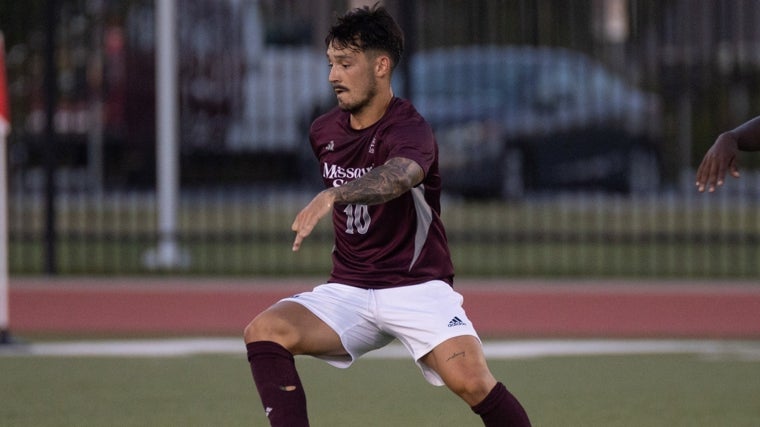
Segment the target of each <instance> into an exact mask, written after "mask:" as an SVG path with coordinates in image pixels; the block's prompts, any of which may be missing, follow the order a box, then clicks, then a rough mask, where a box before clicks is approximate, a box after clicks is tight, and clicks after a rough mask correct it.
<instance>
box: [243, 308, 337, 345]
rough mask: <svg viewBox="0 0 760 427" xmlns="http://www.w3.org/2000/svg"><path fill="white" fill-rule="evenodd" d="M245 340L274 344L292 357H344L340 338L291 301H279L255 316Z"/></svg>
mask: <svg viewBox="0 0 760 427" xmlns="http://www.w3.org/2000/svg"><path fill="white" fill-rule="evenodd" d="M245 339H246V342H251V341H261V340H266V341H274V342H277V343H278V344H280V345H282V346H283V347H285V348H287V349H288V350H290V351H291V352H292V353H293V354H308V355H330V356H338V355H345V354H346V350H345V349H344V348H343V344H342V343H341V340H340V337H339V336H338V334H337V333H336V332H335V331H334V330H333V329H332V328H331V327H330V326H329V325H328V324H327V323H325V322H324V321H323V320H322V319H320V318H319V317H317V316H316V315H315V314H314V313H312V312H311V311H309V309H307V308H306V307H304V306H303V305H301V304H298V303H295V302H292V301H280V302H278V303H276V304H274V305H273V306H271V307H269V308H268V309H266V310H265V311H263V312H262V313H261V314H259V315H258V316H256V318H255V319H253V321H252V322H251V324H250V325H249V327H248V328H247V329H246V337H245Z"/></svg>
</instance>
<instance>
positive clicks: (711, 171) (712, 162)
mask: <svg viewBox="0 0 760 427" xmlns="http://www.w3.org/2000/svg"><path fill="white" fill-rule="evenodd" d="M758 150H760V116H758V117H755V118H754V119H752V120H750V121H748V122H746V123H744V124H742V125H741V126H739V127H737V128H735V129H732V130H730V131H727V132H724V133H722V134H720V135H719V136H718V138H717V139H716V140H715V142H714V143H713V145H712V147H710V149H709V150H707V153H705V157H704V158H703V159H702V163H701V164H700V165H699V168H698V169H697V190H699V191H700V192H702V191H705V189H707V191H708V192H710V193H712V192H713V191H715V189H716V188H717V187H720V186H721V185H723V182H724V179H725V176H726V172H728V173H730V174H731V176H733V177H734V178H738V177H739V166H738V161H737V156H738V154H739V152H740V151H758Z"/></svg>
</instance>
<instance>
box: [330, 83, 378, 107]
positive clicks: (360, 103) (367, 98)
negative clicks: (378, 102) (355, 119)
mask: <svg viewBox="0 0 760 427" xmlns="http://www.w3.org/2000/svg"><path fill="white" fill-rule="evenodd" d="M375 96H377V80H375V78H374V76H372V77H370V80H369V86H368V87H367V90H365V91H364V94H363V96H362V97H361V98H359V99H356V100H354V101H353V102H341V100H340V99H338V107H339V108H340V109H341V110H343V111H347V112H349V113H351V114H353V115H356V114H358V113H360V112H362V110H364V109H365V108H367V106H368V105H369V104H370V103H371V102H372V100H373V99H374V98H375Z"/></svg>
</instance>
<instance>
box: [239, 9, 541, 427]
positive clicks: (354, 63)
mask: <svg viewBox="0 0 760 427" xmlns="http://www.w3.org/2000/svg"><path fill="white" fill-rule="evenodd" d="M325 45H326V47H327V61H328V63H329V66H330V74H329V82H330V84H331V85H332V87H333V90H334V92H335V95H336V98H337V101H338V105H337V107H336V108H334V109H332V110H331V111H329V112H327V113H326V114H324V115H322V116H321V117H319V118H317V119H316V120H315V121H314V122H313V123H312V126H311V129H310V133H309V140H310V142H311V147H312V149H313V151H314V154H315V155H316V156H317V158H318V159H319V163H320V168H321V171H322V178H323V180H324V184H325V187H326V189H325V190H323V191H321V192H320V193H318V194H317V195H316V196H315V197H314V198H313V199H312V200H311V201H310V202H309V203H308V204H307V205H306V207H304V208H303V210H301V211H300V212H299V213H298V215H297V216H296V218H295V220H294V221H293V225H292V229H293V231H294V232H295V233H296V234H295V240H294V242H293V251H298V250H299V248H300V247H301V245H302V243H303V240H304V239H305V238H306V237H308V236H309V234H310V233H311V231H312V230H313V229H314V226H315V225H316V224H317V223H318V222H319V221H320V219H322V218H323V217H324V216H326V215H328V214H331V216H332V221H333V226H334V228H335V242H334V249H333V254H332V258H333V269H332V273H331V274H330V277H329V280H328V281H327V283H325V284H322V285H319V286H317V287H315V288H314V289H313V290H312V291H310V292H305V293H301V294H298V295H295V296H293V297H290V298H285V299H283V300H281V301H279V302H277V303H275V304H274V305H272V306H271V307H269V308H268V309H266V310H265V311H263V312H262V313H260V314H259V315H258V316H256V317H255V318H254V319H253V320H252V321H251V322H250V323H249V324H248V326H247V327H246V328H245V333H244V337H245V342H246V348H247V351H248V361H249V362H250V366H251V372H252V374H253V380H254V382H255V384H256V388H257V390H258V392H259V396H260V398H261V401H262V404H263V406H264V410H265V412H266V414H267V416H268V419H269V423H270V424H271V425H272V426H283V427H300V426H308V425H309V422H308V417H307V410H306V396H305V393H304V390H303V387H302V385H301V381H300V379H299V376H298V373H297V372H296V367H295V364H294V359H293V356H294V355H311V356H315V357H317V358H320V359H323V360H325V361H326V362H327V363H329V364H331V365H334V366H337V367H342V368H346V367H348V366H350V365H351V363H352V362H353V361H354V360H356V359H357V358H358V357H360V356H362V355H363V354H365V353H367V352H368V351H371V350H374V349H377V348H380V347H383V346H385V345H387V344H388V343H390V342H391V341H392V340H394V339H398V340H399V341H400V342H401V343H402V344H403V345H404V346H405V347H406V348H407V350H408V351H409V352H410V353H411V355H412V357H413V358H414V360H415V361H416V363H417V364H418V365H419V367H420V369H421V371H422V374H423V376H424V378H425V379H426V380H427V381H428V382H430V383H431V384H434V385H446V386H447V387H448V388H449V389H451V390H452V391H453V392H454V393H456V394H457V395H459V396H460V397H461V398H462V399H463V400H464V401H465V402H466V403H467V404H468V405H469V406H470V407H471V408H472V410H473V411H474V412H475V413H476V414H478V415H480V417H481V418H482V420H483V422H484V423H485V425H486V426H528V425H530V422H529V420H528V416H527V415H526V412H525V410H524V409H523V407H522V406H521V404H520V403H519V402H518V401H517V399H516V398H515V397H514V396H513V395H512V394H511V393H510V392H509V391H507V389H506V388H505V386H504V385H503V384H502V383H500V382H498V381H497V380H496V379H495V378H494V376H493V375H492V374H491V372H490V370H489V368H488V366H487V364H486V360H485V357H484V355H483V349H482V345H481V342H480V340H479V338H478V335H477V333H476V331H475V329H474V328H473V325H472V322H471V321H470V319H469V318H468V317H467V315H466V313H465V311H464V310H463V308H462V296H461V295H460V294H459V293H457V292H456V291H455V290H454V289H453V287H452V285H453V278H454V268H453V266H452V262H451V257H450V254H449V249H448V245H447V240H446V235H445V231H444V227H443V223H442V222H441V218H440V200H439V199H440V193H441V178H440V176H439V174H438V149H437V145H436V142H435V139H434V137H433V132H432V130H431V127H430V126H429V125H428V123H427V122H426V121H425V119H424V118H423V117H421V116H420V114H418V113H417V111H416V110H415V108H414V107H413V106H412V104H411V103H410V102H409V101H407V100H404V99H400V98H396V97H395V96H394V95H393V90H392V88H391V83H390V82H391V74H392V72H393V70H394V68H395V67H396V66H397V65H398V63H399V61H400V59H401V54H402V50H403V34H402V32H401V29H400V28H399V27H398V25H397V24H396V22H395V21H394V20H393V18H392V17H391V16H390V15H389V14H388V12H387V11H386V9H385V8H383V7H381V6H377V5H375V6H374V7H372V8H370V7H363V8H357V9H353V10H350V11H349V12H347V13H346V14H345V15H344V16H342V17H340V18H338V21H337V23H336V24H335V25H334V26H333V27H332V28H331V29H330V31H329V33H328V35H327V37H326V39H325ZM358 424H360V422H359V421H358V420H357V425H358Z"/></svg>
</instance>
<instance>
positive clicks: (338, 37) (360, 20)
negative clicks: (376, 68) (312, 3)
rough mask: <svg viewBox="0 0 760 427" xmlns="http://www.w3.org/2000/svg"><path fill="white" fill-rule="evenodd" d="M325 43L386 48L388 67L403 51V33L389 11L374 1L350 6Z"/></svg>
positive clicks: (395, 62)
mask: <svg viewBox="0 0 760 427" xmlns="http://www.w3.org/2000/svg"><path fill="white" fill-rule="evenodd" d="M325 46H327V47H330V46H334V47H336V48H338V49H345V48H349V49H353V50H356V51H359V52H366V51H372V50H377V51H381V52H385V53H387V54H388V55H389V56H390V58H391V64H392V65H391V67H392V68H396V65H398V63H399V62H400V61H401V55H402V53H403V51H404V33H403V31H401V28H400V27H399V26H398V24H396V21H395V20H394V19H393V17H392V16H391V15H390V14H389V13H388V11H387V10H386V9H385V8H384V7H383V6H379V3H375V5H374V6H372V7H369V6H364V7H359V8H356V9H352V10H349V11H348V12H346V14H345V15H343V16H341V17H339V18H338V22H337V23H336V24H335V25H333V26H332V27H331V28H330V32H329V33H327V37H325Z"/></svg>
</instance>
